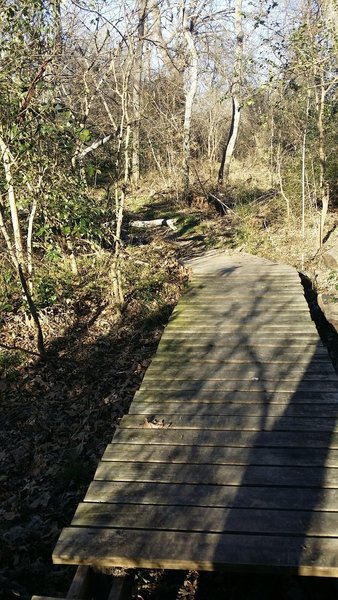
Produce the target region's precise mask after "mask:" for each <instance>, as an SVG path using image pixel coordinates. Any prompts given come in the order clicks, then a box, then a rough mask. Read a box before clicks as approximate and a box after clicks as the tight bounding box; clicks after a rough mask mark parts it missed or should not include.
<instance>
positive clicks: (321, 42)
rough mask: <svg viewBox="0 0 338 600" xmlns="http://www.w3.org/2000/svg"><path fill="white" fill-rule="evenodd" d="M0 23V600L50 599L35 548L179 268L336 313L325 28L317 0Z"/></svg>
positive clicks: (332, 5)
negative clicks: (269, 262) (316, 303)
mask: <svg viewBox="0 0 338 600" xmlns="http://www.w3.org/2000/svg"><path fill="white" fill-rule="evenodd" d="M0 9H1V10H0V42H1V43H0V173H1V175H0V230H1V234H0V375H1V381H0V397H1V425H0V439H1V447H0V482H1V494H0V495H1V508H0V513H1V524H0V534H1V539H2V543H1V546H0V563H1V565H0V589H1V594H2V596H1V597H3V598H4V599H6V600H7V599H10V600H13V599H14V598H18V597H19V598H23V599H26V598H29V597H30V595H31V593H37V594H39V593H40V594H48V595H53V594H55V595H60V594H62V593H64V591H65V589H66V586H67V581H68V580H69V579H70V577H71V574H72V570H71V569H66V568H63V569H60V568H58V567H53V566H52V565H51V564H50V561H51V558H50V557H51V552H52V549H53V547H54V545H55V542H56V539H57V537H58V533H59V531H60V529H61V528H62V527H63V526H64V525H66V524H68V523H69V521H70V519H71V517H72V515H73V513H74V510H75V507H76V505H77V503H78V502H79V501H80V500H81V499H82V497H83V495H84V493H85V490H86V488H87V485H88V483H89V481H90V480H91V478H92V475H93V473H94V470H95V467H96V464H97V461H98V459H99V457H100V455H101V453H102V451H103V449H104V448H105V446H106V444H107V443H108V442H109V441H110V439H111V438H112V436H113V433H114V429H115V427H116V425H117V424H118V420H119V418H121V416H122V415H123V414H124V412H125V411H126V410H128V406H129V404H130V402H131V400H132V398H133V394H134V393H135V391H136V389H137V388H138V386H139V385H140V382H141V380H142V376H143V373H144V371H145V369H146V367H147V366H148V364H149V361H150V359H151V356H152V355H153V354H154V352H155V350H156V346H157V343H158V340H159V338H160V335H161V332H162V330H163V326H164V325H165V323H166V321H167V319H168V317H169V315H170V313H171V310H172V308H173V307H174V305H175V304H176V302H177V301H178V298H179V296H180V294H181V293H182V291H183V289H184V287H185V285H186V283H187V280H188V273H187V272H186V270H185V269H184V267H183V266H182V259H184V258H185V257H191V256H193V255H195V254H198V253H201V252H203V251H206V250H210V249H213V248H225V249H228V250H229V251H231V250H233V249H236V250H237V251H238V250H240V251H245V252H250V253H253V254H259V255H262V256H265V257H268V258H272V259H275V260H276V261H280V262H284V263H288V264H291V265H293V266H295V267H296V268H298V269H299V270H301V271H304V272H306V273H307V274H308V275H309V276H310V277H312V278H313V282H314V283H315V284H316V285H317V288H318V291H321V292H326V293H328V294H329V295H330V296H331V297H332V298H333V300H335V299H336V297H337V289H338V250H337V262H336V263H335V259H334V258H333V259H332V260H331V262H330V264H329V265H328V263H327V262H326V263H325V261H323V256H324V254H325V252H326V249H327V248H328V247H333V248H334V246H335V244H337V243H338V242H337V240H338V230H337V222H338V221H337V203H338V183H337V160H338V159H337V149H336V142H337V122H338V99H337V85H338V74H337V42H338V30H337V23H338V14H337V4H336V2H335V0H318V1H312V0H273V1H272V0H271V1H266V0H257V1H255V2H245V1H244V0H229V1H228V2H221V1H220V0H208V1H206V0H180V1H179V2H174V1H171V0H125V1H122V2H114V1H112V0H93V1H91V2H87V1H86V0H83V1H82V0H65V1H63V2H61V0H20V1H18V0H0ZM156 219H158V220H159V223H160V224H156V223H154V220H156ZM333 254H334V252H333ZM337 300H338V298H337ZM194 577H195V576H194V575H192V576H191V581H192V583H191V585H192V586H193V582H194V581H195V579H194ZM141 579H142V578H141ZM155 579H156V578H155ZM144 581H145V580H143V587H145V584H144ZM189 585H190V584H189ZM232 585H233V586H234V587H236V585H235V583H234V582H232ZM155 587H156V585H155ZM150 588H151V585H150V584H149V589H150ZM139 593H140V594H141V593H144V594H145V595H147V593H148V595H149V593H150V592H149V591H148V592H146V591H144V590H143V591H142V585H141V584H140V588H139ZM182 597H183V596H182ZM191 597H193V596H191ZM290 597H291V596H290ZM296 597H300V596H297V595H296ZM304 597H305V596H304ZM306 597H307V596H306ZM234 598H235V595H234Z"/></svg>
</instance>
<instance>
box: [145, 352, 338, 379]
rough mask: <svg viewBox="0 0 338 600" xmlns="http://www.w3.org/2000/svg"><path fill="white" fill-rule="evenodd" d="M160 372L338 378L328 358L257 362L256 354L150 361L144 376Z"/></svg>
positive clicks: (168, 374)
mask: <svg viewBox="0 0 338 600" xmlns="http://www.w3.org/2000/svg"><path fill="white" fill-rule="evenodd" d="M168 362H169V361H168ZM159 376H161V377H162V379H173V378H175V379H179V380H181V379H184V380H187V379H189V380H190V379H202V378H205V379H207V378H208V379H209V381H213V380H218V381H219V380H229V379H239V380H241V381H246V380H255V378H257V380H260V379H267V380H270V381H280V380H283V379H285V380H287V381H310V380H311V381H324V382H329V381H333V382H337V374H336V372H335V370H334V368H333V366H332V363H331V362H329V361H327V362H324V363H319V364H318V363H317V364H316V363H311V362H310V363H309V364H302V365H299V364H297V363H296V364H295V363H277V364H276V363H272V362H265V363H263V362H255V360H254V358H253V360H252V361H251V363H227V362H221V361H214V362H204V361H203V360H201V361H195V362H182V363H175V362H173V361H171V362H169V364H168V365H167V368H165V367H164V366H163V365H162V364H160V365H158V364H156V363H155V364H151V365H150V367H148V369H147V371H146V374H145V380H147V381H149V379H157V378H158V377H159Z"/></svg>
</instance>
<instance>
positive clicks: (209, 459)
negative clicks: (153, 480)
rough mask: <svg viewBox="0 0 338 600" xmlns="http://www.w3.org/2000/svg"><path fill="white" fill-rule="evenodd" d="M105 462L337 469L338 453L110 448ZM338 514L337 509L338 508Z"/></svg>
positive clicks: (332, 451)
mask: <svg viewBox="0 0 338 600" xmlns="http://www.w3.org/2000/svg"><path fill="white" fill-rule="evenodd" d="M102 460H103V461H107V462H109V461H111V462H114V461H118V462H140V461H142V462H156V463H171V464H200V465H201V464H213V465H248V466H250V465H252V464H255V465H268V466H273V465H275V466H283V467H288V466H298V467H312V466H313V467H324V466H325V467H335V468H337V467H338V451H337V450H331V449H326V448H325V449H321V450H319V449H318V448H313V449H311V448H273V447H272V448H260V447H256V448H254V447H250V445H249V444H248V445H247V446H246V447H244V448H243V447H235V448H232V447H229V446H223V447H219V446H215V447H210V446H201V445H199V446H188V445H187V446H184V447H179V448H178V447H175V446H172V447H168V446H159V445H156V444H153V445H149V446H147V445H144V444H134V445H133V446H131V445H130V444H114V443H112V444H108V446H107V448H106V451H105V453H104V455H103V457H102ZM337 510H338V506H337Z"/></svg>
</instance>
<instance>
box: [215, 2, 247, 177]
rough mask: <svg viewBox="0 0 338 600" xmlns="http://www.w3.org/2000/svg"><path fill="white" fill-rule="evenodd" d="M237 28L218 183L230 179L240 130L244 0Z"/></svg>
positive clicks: (239, 4) (238, 11) (237, 8)
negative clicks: (229, 108) (229, 110)
mask: <svg viewBox="0 0 338 600" xmlns="http://www.w3.org/2000/svg"><path fill="white" fill-rule="evenodd" d="M235 29H236V46H235V67H234V68H235V73H234V81H233V85H232V115H231V124H230V131H229V135H228V139H227V142H226V144H225V147H224V150H223V154H222V160H221V164H220V168H219V171H218V183H219V184H221V183H223V181H224V180H226V181H227V180H228V178H229V173H230V164H231V160H232V157H233V153H234V150H235V146H236V140H237V135H238V130H239V123H240V115H241V103H240V97H239V95H240V87H241V84H242V69H243V29H242V0H235Z"/></svg>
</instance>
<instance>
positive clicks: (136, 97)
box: [132, 0, 147, 187]
mask: <svg viewBox="0 0 338 600" xmlns="http://www.w3.org/2000/svg"><path fill="white" fill-rule="evenodd" d="M146 10H147V0H139V4H138V24H137V41H136V51H135V61H134V80H133V109H134V119H133V121H134V124H133V132H132V182H133V184H134V186H135V187H137V186H138V183H139V179H140V128H141V94H142V76H143V66H142V65H143V63H142V57H143V45H144V25H145V19H146Z"/></svg>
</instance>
